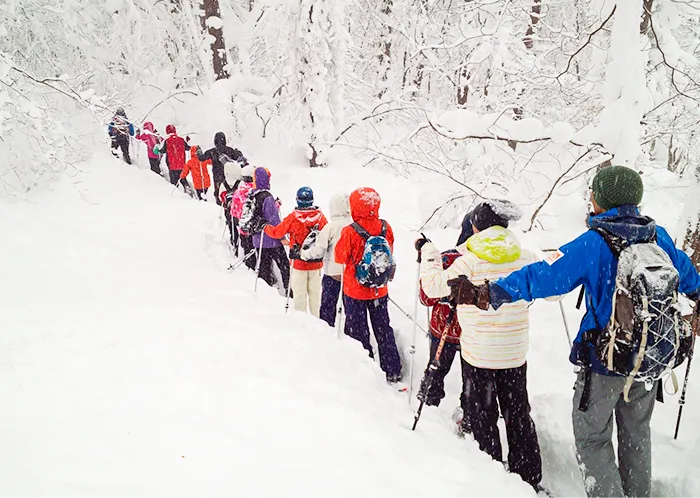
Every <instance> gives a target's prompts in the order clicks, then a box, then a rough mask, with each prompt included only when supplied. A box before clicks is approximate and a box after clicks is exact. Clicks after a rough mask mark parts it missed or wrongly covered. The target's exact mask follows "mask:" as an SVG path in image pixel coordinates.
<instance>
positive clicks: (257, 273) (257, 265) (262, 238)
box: [253, 227, 265, 293]
mask: <svg viewBox="0 0 700 498" xmlns="http://www.w3.org/2000/svg"><path fill="white" fill-rule="evenodd" d="M263 242H265V227H263V231H262V232H261V233H260V247H259V248H258V260H257V261H256V262H255V287H254V288H253V293H255V292H258V279H259V278H260V260H261V259H262V247H263Z"/></svg>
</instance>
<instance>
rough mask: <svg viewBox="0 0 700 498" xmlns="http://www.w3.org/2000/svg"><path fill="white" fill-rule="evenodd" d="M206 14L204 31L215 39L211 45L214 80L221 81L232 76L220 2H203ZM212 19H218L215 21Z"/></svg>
mask: <svg viewBox="0 0 700 498" xmlns="http://www.w3.org/2000/svg"><path fill="white" fill-rule="evenodd" d="M202 7H203V9H204V14H203V15H202V27H203V28H204V31H205V32H206V33H208V34H209V35H210V36H212V37H213V38H214V40H213V41H212V43H211V62H212V68H213V69H214V79H215V80H217V81H218V80H221V79H225V78H228V77H229V76H230V74H229V72H228V68H227V67H226V66H227V57H226V44H225V43H224V32H223V26H222V24H223V21H222V19H221V9H219V0H202ZM212 18H215V19H218V21H217V20H213V19H212Z"/></svg>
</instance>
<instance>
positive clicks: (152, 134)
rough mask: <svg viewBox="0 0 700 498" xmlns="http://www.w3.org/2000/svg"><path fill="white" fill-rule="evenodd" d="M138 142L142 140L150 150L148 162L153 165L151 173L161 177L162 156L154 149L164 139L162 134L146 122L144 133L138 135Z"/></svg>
mask: <svg viewBox="0 0 700 498" xmlns="http://www.w3.org/2000/svg"><path fill="white" fill-rule="evenodd" d="M135 138H136V140H140V141H142V142H143V143H145V144H146V149H147V150H148V162H149V163H150V165H151V171H153V172H154V173H155V174H157V175H158V176H161V172H160V155H159V154H156V153H155V152H154V150H153V149H154V148H155V146H156V145H158V144H159V143H160V142H161V141H162V140H163V139H162V138H161V137H160V134H159V133H158V131H157V130H156V129H155V127H154V126H153V123H151V122H150V121H146V122H145V123H144V124H143V132H139V133H138V134H137V135H136V137H135Z"/></svg>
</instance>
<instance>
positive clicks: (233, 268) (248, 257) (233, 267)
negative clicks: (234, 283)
mask: <svg viewBox="0 0 700 498" xmlns="http://www.w3.org/2000/svg"><path fill="white" fill-rule="evenodd" d="M253 254H255V249H251V250H250V251H248V254H246V255H245V256H243V259H241V260H240V261H236V262H235V263H233V264H232V265H229V266H228V270H229V271H233V270H235V269H236V268H238V267H239V266H241V265H242V264H243V263H245V262H246V261H248V259H250V257H251V256H252V255H253Z"/></svg>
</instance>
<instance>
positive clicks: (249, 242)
mask: <svg viewBox="0 0 700 498" xmlns="http://www.w3.org/2000/svg"><path fill="white" fill-rule="evenodd" d="M241 247H242V248H243V256H245V255H247V254H250V251H253V255H252V256H251V257H249V258H248V259H246V260H245V265H246V266H247V267H248V268H250V269H251V270H255V262H256V261H257V259H258V252H257V251H255V250H254V249H255V248H254V247H253V238H252V237H251V236H250V235H241Z"/></svg>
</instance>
